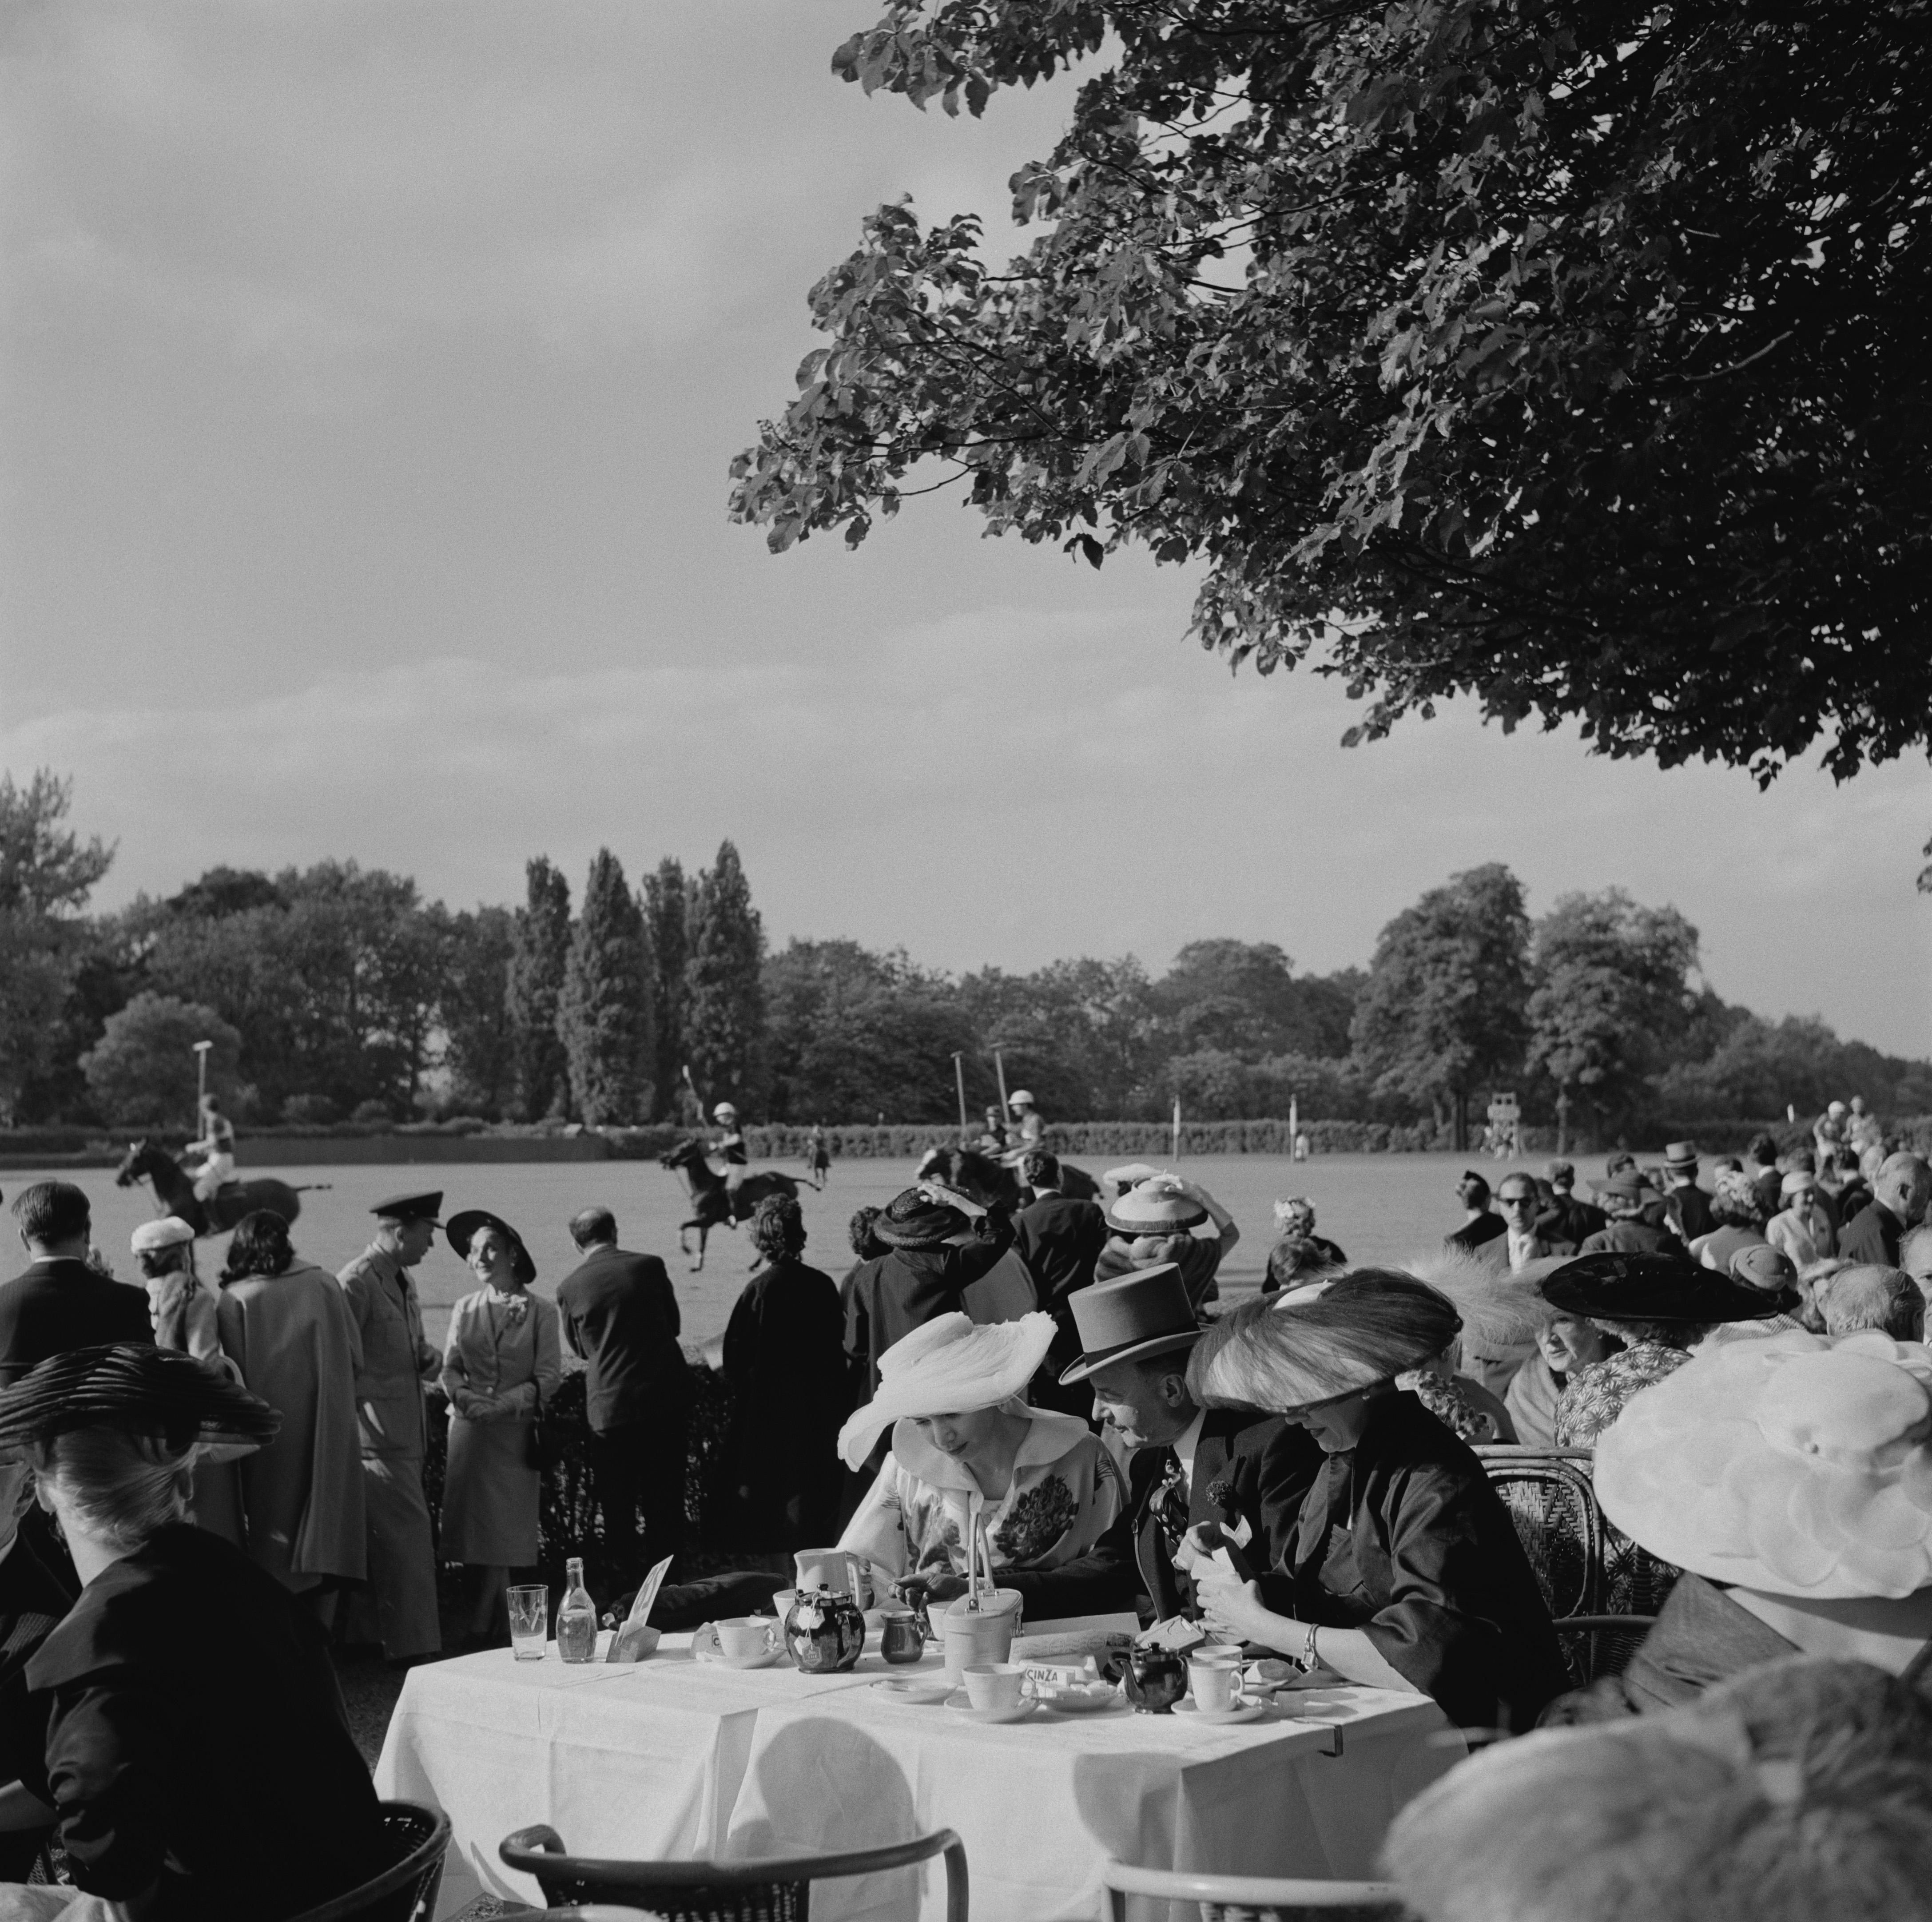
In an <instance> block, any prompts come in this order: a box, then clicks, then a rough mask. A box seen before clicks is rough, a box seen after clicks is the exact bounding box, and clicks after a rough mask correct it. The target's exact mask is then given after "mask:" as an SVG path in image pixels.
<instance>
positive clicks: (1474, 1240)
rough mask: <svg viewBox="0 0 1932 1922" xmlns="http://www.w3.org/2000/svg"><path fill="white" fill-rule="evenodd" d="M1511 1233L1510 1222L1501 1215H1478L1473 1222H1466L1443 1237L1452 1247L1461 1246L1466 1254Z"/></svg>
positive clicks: (1473, 1252)
mask: <svg viewBox="0 0 1932 1922" xmlns="http://www.w3.org/2000/svg"><path fill="white" fill-rule="evenodd" d="M1508 1233H1509V1224H1508V1222H1505V1220H1504V1219H1503V1218H1502V1216H1500V1215H1478V1216H1477V1217H1476V1219H1475V1220H1474V1221H1472V1222H1464V1223H1463V1225H1462V1226H1461V1227H1460V1228H1457V1229H1456V1230H1454V1231H1453V1232H1452V1233H1451V1234H1445V1236H1444V1237H1442V1239H1443V1240H1445V1242H1446V1243H1448V1245H1449V1246H1451V1248H1460V1249H1462V1250H1463V1252H1464V1253H1465V1254H1466V1255H1473V1254H1475V1252H1476V1250H1477V1249H1479V1248H1480V1247H1481V1246H1482V1245H1483V1244H1484V1243H1485V1242H1486V1241H1495V1240H1499V1239H1500V1238H1501V1237H1502V1236H1504V1235H1506V1234H1508Z"/></svg>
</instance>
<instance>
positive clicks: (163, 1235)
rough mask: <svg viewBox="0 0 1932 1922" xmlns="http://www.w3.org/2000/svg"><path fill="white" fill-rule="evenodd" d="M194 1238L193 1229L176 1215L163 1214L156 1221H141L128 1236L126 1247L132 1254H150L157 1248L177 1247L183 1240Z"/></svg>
mask: <svg viewBox="0 0 1932 1922" xmlns="http://www.w3.org/2000/svg"><path fill="white" fill-rule="evenodd" d="M193 1239H194V1230H193V1228H190V1227H189V1226H188V1225H187V1222H184V1221H183V1220H182V1219H181V1217H180V1216H178V1215H163V1216H161V1217H160V1219H159V1220H158V1221H151V1222H142V1224H141V1225H140V1226H139V1228H136V1230H135V1231H134V1232H133V1234H130V1236H129V1237H127V1249H128V1252H129V1253H130V1254H133V1255H151V1254H153V1253H154V1252H155V1251H156V1250H157V1249H163V1248H178V1247H179V1246H181V1243H183V1242H184V1241H192V1240H193Z"/></svg>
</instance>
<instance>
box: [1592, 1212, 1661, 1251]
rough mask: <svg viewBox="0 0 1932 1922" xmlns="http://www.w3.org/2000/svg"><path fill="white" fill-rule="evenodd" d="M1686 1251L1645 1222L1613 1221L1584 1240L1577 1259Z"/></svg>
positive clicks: (1659, 1230) (1658, 1229) (1659, 1229)
mask: <svg viewBox="0 0 1932 1922" xmlns="http://www.w3.org/2000/svg"><path fill="white" fill-rule="evenodd" d="M1684 1252H1685V1249H1684V1248H1683V1246H1682V1244H1681V1243H1679V1240H1678V1239H1677V1237H1676V1236H1675V1235H1674V1234H1672V1233H1671V1232H1670V1230H1669V1229H1668V1228H1652V1226H1651V1225H1650V1224H1649V1222H1640V1221H1633V1220H1629V1219H1625V1220H1623V1221H1615V1222H1611V1224H1610V1226H1609V1227H1608V1228H1605V1229H1604V1230H1603V1231H1602V1232H1601V1233H1600V1234H1593V1235H1589V1236H1587V1237H1586V1238H1585V1240H1584V1243H1583V1246H1582V1247H1581V1248H1580V1249H1577V1253H1578V1254H1579V1255H1681V1254H1682V1253H1684Z"/></svg>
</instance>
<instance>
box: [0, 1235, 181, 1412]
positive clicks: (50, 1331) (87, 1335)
mask: <svg viewBox="0 0 1932 1922" xmlns="http://www.w3.org/2000/svg"><path fill="white" fill-rule="evenodd" d="M153 1340H154V1324H153V1323H152V1322H151V1321H150V1320H149V1319H148V1294H147V1291H146V1290H145V1288H130V1287H129V1286H128V1285H127V1283H126V1282H110V1281H109V1280H108V1279H107V1277H106V1276H103V1275H97V1274H96V1273H95V1272H94V1270H92V1268H90V1267H89V1266H88V1265H87V1264H86V1262H85V1261H69V1260H67V1259H66V1258H59V1259H56V1260H53V1261H36V1262H34V1263H33V1264H32V1265H31V1267H28V1268H26V1270H23V1272H22V1273H20V1274H18V1275H16V1276H14V1277H13V1279H12V1280H11V1281H10V1282H0V1388H8V1387H12V1386H13V1384H14V1383H15V1382H17V1381H19V1380H20V1378H21V1376H22V1375H25V1374H26V1372H27V1371H28V1369H31V1368H34V1367H37V1366H38V1365H39V1364H40V1363H42V1362H43V1361H45V1360H46V1359H47V1357H49V1355H64V1354H71V1352H72V1351H74V1349H76V1348H95V1347H98V1346H99V1345H101V1344H103V1343H105V1342H142V1343H149V1342H152V1341H153Z"/></svg>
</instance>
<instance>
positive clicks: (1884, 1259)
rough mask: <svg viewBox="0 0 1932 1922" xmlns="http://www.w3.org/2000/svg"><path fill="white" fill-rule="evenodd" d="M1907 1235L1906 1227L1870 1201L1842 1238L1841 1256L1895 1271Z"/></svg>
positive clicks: (1878, 1202)
mask: <svg viewBox="0 0 1932 1922" xmlns="http://www.w3.org/2000/svg"><path fill="white" fill-rule="evenodd" d="M1904 1235H1905V1224H1904V1223H1903V1222H1902V1221H1900V1219H1898V1217H1897V1216H1896V1215H1894V1213H1892V1212H1891V1210H1890V1209H1889V1208H1888V1207H1886V1206H1885V1204H1884V1203H1883V1202H1882V1201H1867V1203H1866V1204H1865V1205H1864V1207H1862V1208H1861V1209H1860V1210H1858V1213H1856V1214H1855V1215H1854V1216H1852V1218H1851V1219H1850V1220H1849V1222H1846V1224H1845V1226H1844V1231H1843V1233H1842V1234H1840V1236H1839V1237H1838V1253H1839V1255H1840V1256H1841V1258H1842V1259H1843V1260H1845V1261H1856V1262H1866V1261H1869V1262H1871V1263H1873V1264H1875V1265H1876V1267H1881V1268H1895V1267H1897V1266H1898V1244H1899V1243H1900V1241H1901V1240H1903V1238H1904Z"/></svg>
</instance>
